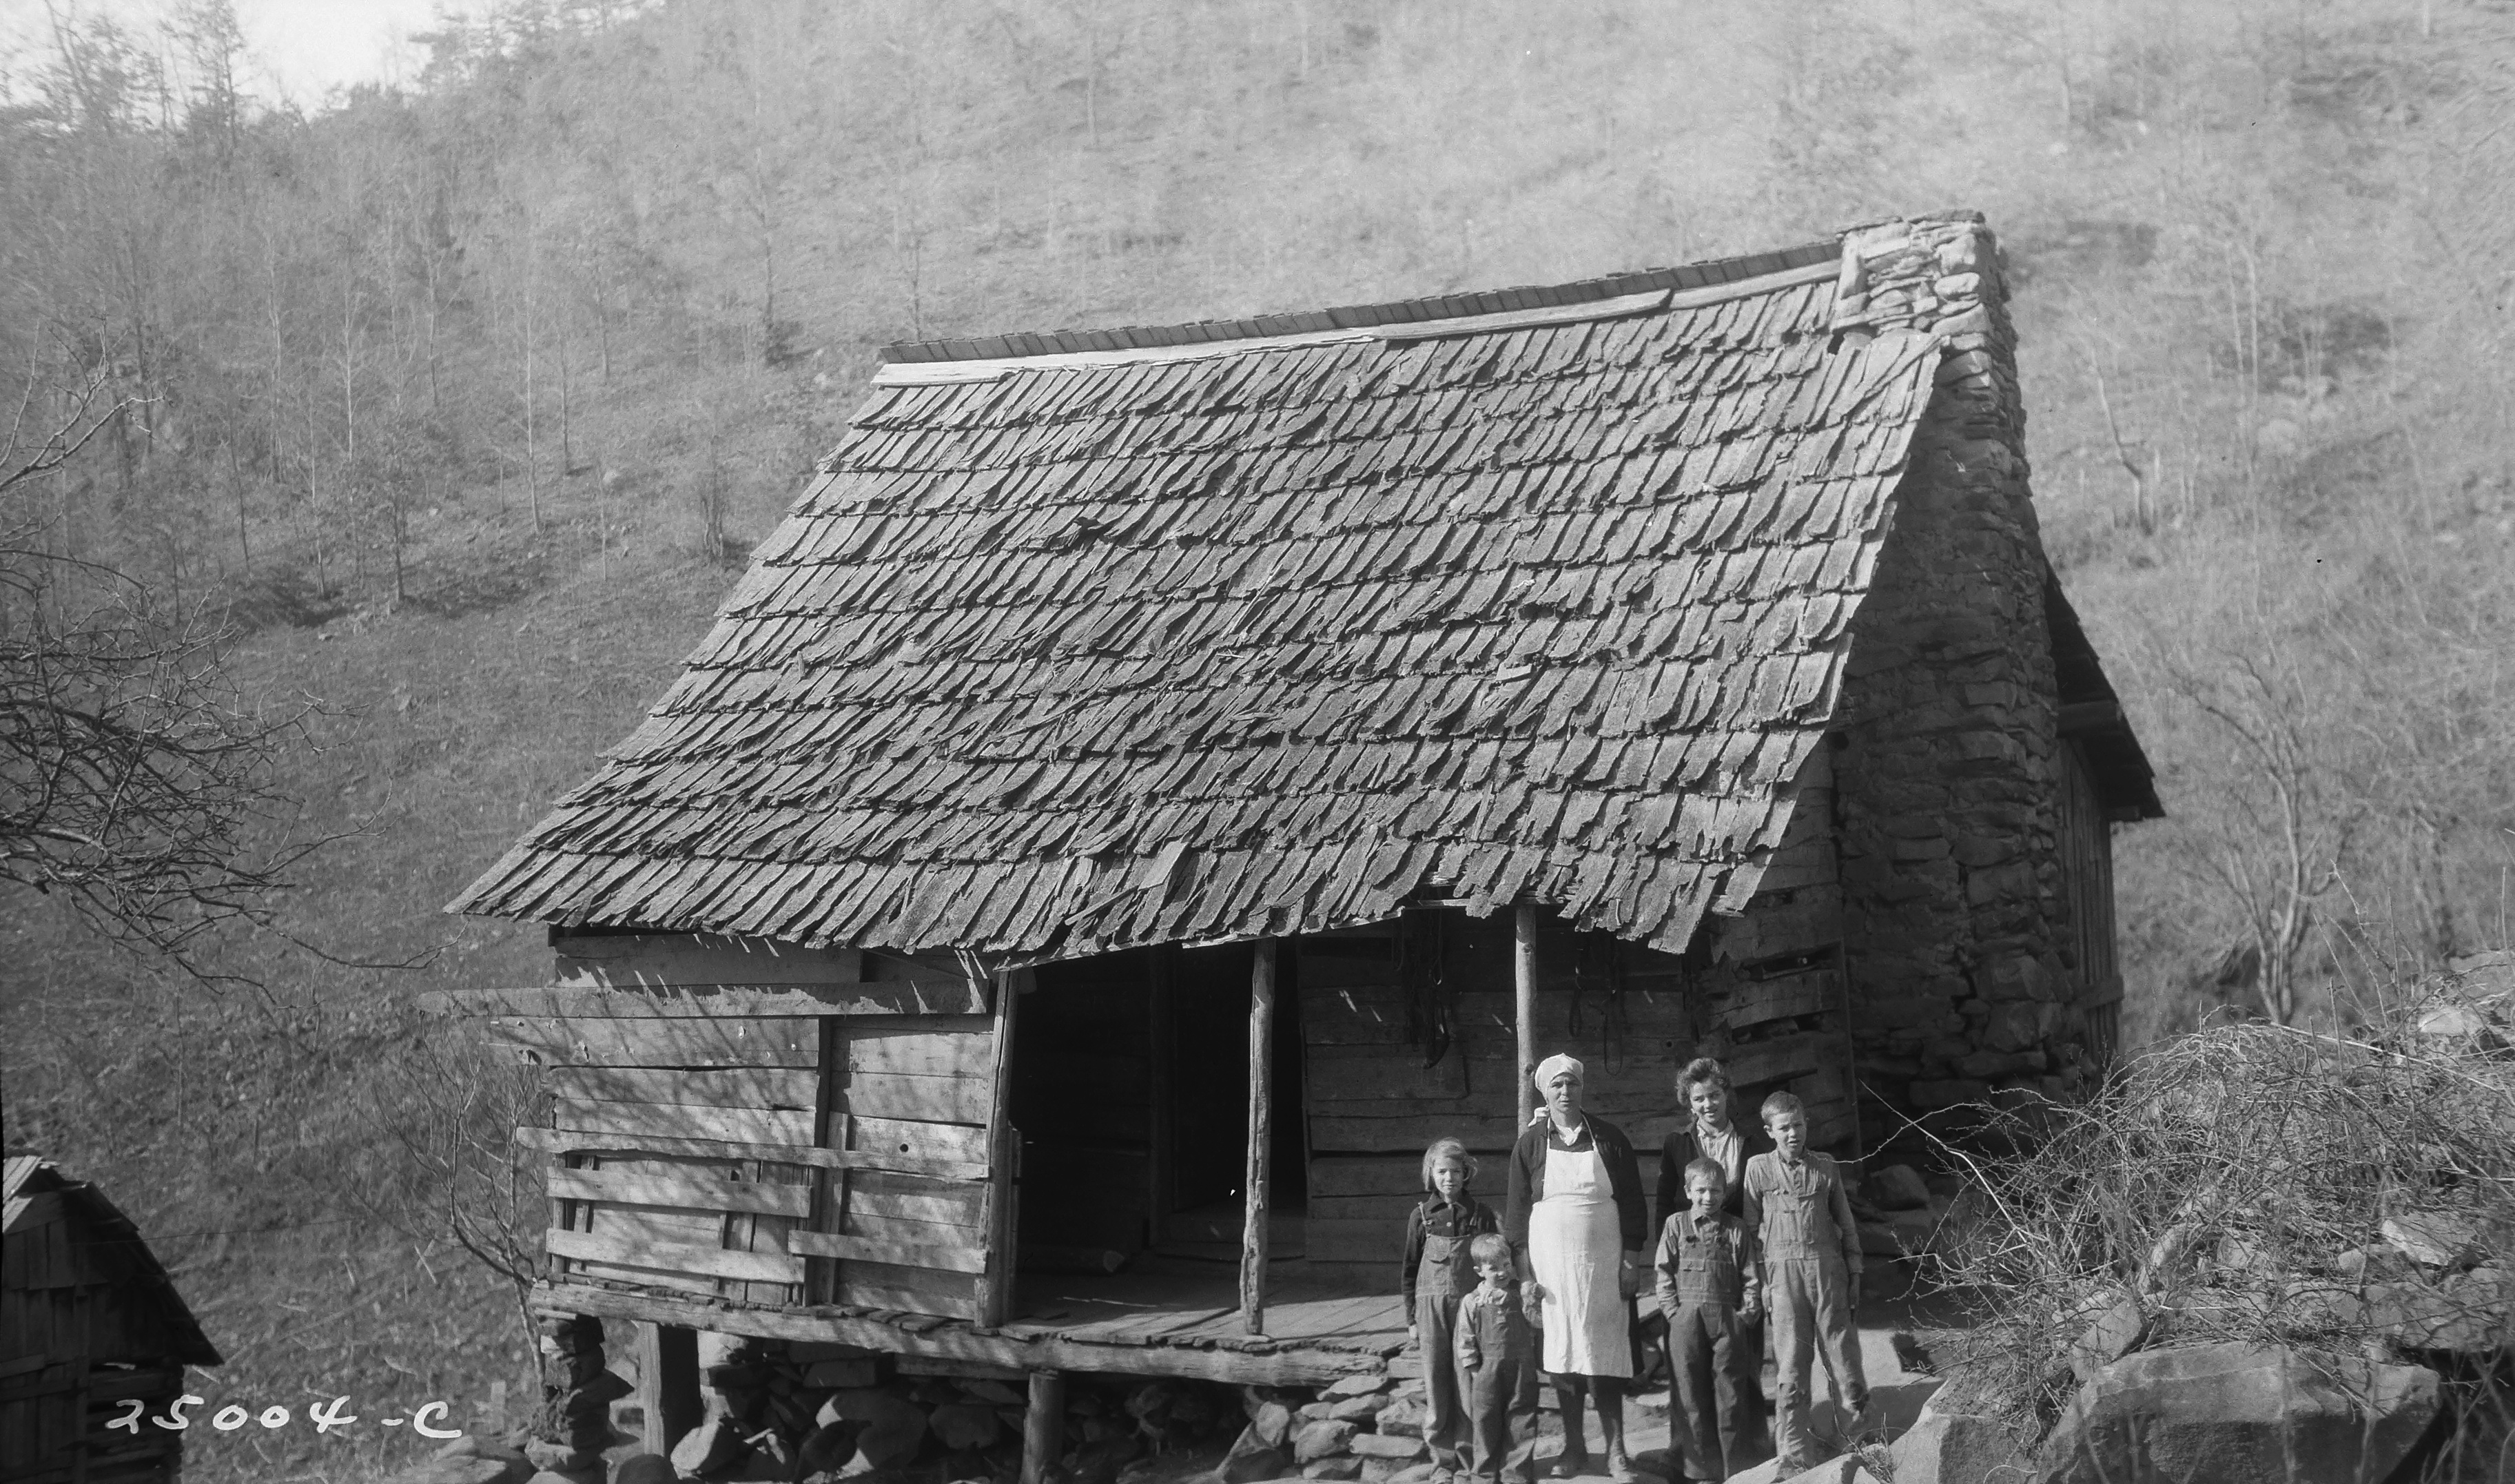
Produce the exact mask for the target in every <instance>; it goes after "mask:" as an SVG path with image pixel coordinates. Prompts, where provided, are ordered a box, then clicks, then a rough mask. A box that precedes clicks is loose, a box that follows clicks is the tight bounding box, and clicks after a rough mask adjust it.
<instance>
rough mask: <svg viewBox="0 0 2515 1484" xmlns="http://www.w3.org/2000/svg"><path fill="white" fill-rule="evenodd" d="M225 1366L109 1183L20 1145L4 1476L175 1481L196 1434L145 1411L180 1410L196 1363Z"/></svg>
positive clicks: (4, 1198) (8, 1199) (6, 1192)
mask: <svg viewBox="0 0 2515 1484" xmlns="http://www.w3.org/2000/svg"><path fill="white" fill-rule="evenodd" d="M219 1363H220V1357H219V1352H218V1347H217V1346H215V1345H213V1344H211V1343H210V1340H209V1337H208V1336H206V1335H204V1334H202V1333H201V1326H200V1323H199V1321H197V1320H195V1319H194V1318H193V1317H192V1311H191V1310H190V1309H188V1308H186V1306H185V1304H184V1299H183V1296H182V1295H180V1294H178V1293H176V1291H175V1285H174V1281H173V1280H172V1279H171V1278H169V1277H168V1276H167V1274H166V1269H165V1268H164V1267H163V1266H162V1265H160V1264H159V1262H158V1260H157V1258H156V1256H155V1255H154V1254H152V1253H151V1252H150V1251H149V1250H148V1244H147V1243H146V1242H144V1241H143V1240H141V1236H140V1230H139V1228H138V1227H137V1226H135V1225H133V1224H132V1221H131V1218H130V1217H129V1216H124V1215H123V1214H122V1212H121V1211H120V1210H119V1209H118V1208H116V1207H115V1206H114V1204H113V1202H111V1201H110V1200H107V1199H106V1198H105V1195H104V1192H103V1191H102V1190H99V1189H98V1188H97V1187H96V1186H95V1185H94V1184H92V1183H90V1182H89V1181H86V1180H75V1179H71V1178H69V1177H68V1176H67V1175H62V1172H61V1170H60V1168H59V1167H58V1166H56V1165H54V1164H53V1163H52V1162H51V1161H50V1160H46V1159H44V1158H42V1157H40V1156H37V1155H32V1154H13V1155H11V1156H9V1158H8V1161H7V1163H6V1165H5V1167H0V1479H9V1480H13V1481H16V1484H82V1481H84V1484H173V1481H174V1480H175V1479H176V1478H177V1477H179V1476H180V1475H181V1473H182V1471H183V1458H184V1453H183V1437H184V1434H183V1432H181V1431H178V1430H169V1429H167V1428H165V1427H161V1426H156V1425H153V1424H149V1423H144V1422H141V1421H140V1420H141V1419H142V1418H143V1417H144V1416H145V1417H147V1418H151V1419H153V1418H161V1417H165V1416H167V1415H168V1413H169V1409H170V1407H171V1406H172V1404H173V1403H174V1402H175V1401H176V1399H177V1398H179V1397H181V1396H183V1395H184V1390H185V1375H184V1372H185V1367H186V1366H215V1365H217V1364H219ZM194 1400H195V1401H197V1400H198V1398H194ZM175 1415H177V1416H181V1415H182V1414H181V1413H180V1412H178V1413H176V1414H175ZM117 1424H118V1425H117Z"/></svg>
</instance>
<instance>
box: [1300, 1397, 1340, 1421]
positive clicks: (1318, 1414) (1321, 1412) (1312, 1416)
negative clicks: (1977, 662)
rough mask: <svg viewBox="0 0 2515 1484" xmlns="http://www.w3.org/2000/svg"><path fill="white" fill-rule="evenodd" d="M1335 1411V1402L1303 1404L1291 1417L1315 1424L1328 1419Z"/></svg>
mask: <svg viewBox="0 0 2515 1484" xmlns="http://www.w3.org/2000/svg"><path fill="white" fill-rule="evenodd" d="M1347 1400H1350V1398H1347ZM1336 1409H1337V1404H1336V1403H1335V1402H1303V1403H1302V1404H1301V1406H1300V1409H1299V1411H1297V1412H1295V1413H1294V1414H1293V1415H1294V1416H1295V1417H1298V1418H1299V1419H1300V1420H1301V1421H1302V1422H1319V1421H1322V1420H1324V1419H1325V1418H1327V1417H1329V1416H1330V1415H1331V1414H1333V1413H1334V1412H1335V1411H1336Z"/></svg>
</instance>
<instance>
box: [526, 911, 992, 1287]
mask: <svg viewBox="0 0 2515 1484" xmlns="http://www.w3.org/2000/svg"><path fill="white" fill-rule="evenodd" d="M561 946H562V964H561V978H562V981H563V982H562V985H561V987H560V988H559V989H557V990H553V991H551V992H550V993H551V994H552V995H553V996H555V997H562V998H560V999H559V1000H558V1002H557V1003H562V1004H567V1005H571V1006H573V1005H580V1004H582V1005H586V1006H589V1007H590V1008H594V1009H598V1010H601V1011H602V1012H600V1013H586V1014H572V1015H561V1016H547V1015H545V1016H530V1015H497V1016H491V1017H489V1019H488V1021H487V1025H488V1029H489V1033H490V1034H491V1035H492V1036H493V1037H494V1038H496V1039H498V1040H501V1041H503V1042H506V1043H507V1044H510V1045H513V1046H515V1047H518V1048H521V1049H523V1050H525V1051H530V1052H532V1053H534V1054H535V1055H536V1056H538V1057H540V1058H541V1059H542V1060H543V1061H545V1062H546V1063H548V1064H549V1065H550V1067H551V1070H550V1073H549V1078H548V1083H547V1087H548V1091H549V1092H550V1093H551V1094H552V1095H551V1098H550V1102H549V1108H550V1125H549V1126H548V1127H545V1128H535V1129H525V1130H520V1131H518V1136H519V1138H521V1139H523V1140H524V1141H525V1142H527V1143H530V1144H533V1145H535V1146H537V1147H541V1148H545V1149H548V1150H550V1151H552V1152H553V1153H555V1154H557V1155H558V1156H559V1158H558V1168H557V1169H555V1170H554V1171H553V1172H552V1174H551V1176H550V1184H549V1194H550V1197H551V1202H552V1217H551V1230H550V1233H549V1238H548V1251H549V1254H550V1257H551V1260H552V1264H553V1267H554V1270H555V1274H556V1275H557V1276H559V1277H562V1278H564V1277H566V1276H569V1275H575V1276H580V1277H584V1278H592V1279H603V1280H609V1281H617V1282H627V1283H633V1284H637V1285H639V1286H641V1287H645V1288H651V1289H665V1290H672V1291H677V1292H683V1293H691V1294H703V1295H708V1296H711V1297H719V1298H736V1299H740V1300H743V1301H745V1302H750V1303H766V1304H776V1305H791V1304H801V1303H804V1302H806V1301H808V1300H807V1290H810V1291H811V1292H812V1293H813V1294H815V1295H816V1296H817V1297H819V1298H824V1299H826V1300H828V1301H835V1302H841V1303H857V1304H864V1305H867V1306H870V1307H882V1308H900V1309H911V1310H914V1311H917V1312H925V1313H935V1314H942V1315H947V1316H952V1317H961V1318H970V1317H975V1314H976V1310H975V1298H974V1289H973V1282H974V1280H973V1279H972V1277H971V1274H972V1273H974V1272H976V1271H978V1270H980V1269H982V1268H983V1267H984V1265H985V1261H986V1255H987V1251H988V1243H987V1239H986V1236H985V1223H984V1216H983V1213H984V1190H985V1185H984V1181H985V1179H986V1176H987V1172H988V1169H989V1159H990V1148H991V1143H990V1135H989V1131H988V1127H987V1125H988V1119H989V1113H990V1096H991V1093H990V1088H991V1081H990V1075H991V1069H992V1058H993V1054H994V1051H993V1048H994V1037H993V1033H992V1031H991V1029H990V1022H989V1020H988V1019H987V1018H986V1016H985V1015H984V1014H983V1013H980V1012H981V1011H983V1010H985V1009H986V1007H987V1005H988V1003H989V987H987V986H981V985H973V984H970V983H969V982H968V981H966V980H957V979H953V978H951V977H950V976H945V975H938V974H935V973H933V972H932V971H931V970H928V969H922V968H919V967H916V966H904V965H901V964H899V963H897V962H896V961H889V960H884V959H881V958H879V957H878V956H872V955H865V956H858V955H856V954H853V953H852V952H849V953H844V954H839V953H823V952H816V951H802V950H796V949H793V948H791V947H787V946H782V945H763V944H759V943H740V942H732V941H708V940H701V939H694V938H692V937H689V936H687V935H672V936H663V935H653V936H649V935H638V936H613V937H592V938H569V939H565V940H563V942H562V945H561ZM850 980H852V981H858V982H862V983H872V984H876V985H878V986H879V985H882V984H888V985H889V986H890V988H889V989H886V990H883V991H881V994H880V995H878V996H877V998H886V999H887V1003H886V1004H885V1005H884V1006H883V1007H882V1008H881V1009H880V1010H879V1011H878V1012H867V1013H862V1014H840V1015H820V1014H813V1015H725V1016H708V1015H704V1014H689V1013H678V1012H677V1013H669V1014H652V1015H640V1014H633V1013H612V1012H610V1011H611V1010H612V1008H613V1006H614V1005H627V1006H639V1005H645V1004H649V1003H651V1002H655V1001H659V1000H665V999H670V1000H671V1003H672V1004H674V1005H675V1006H676V1007H677V1008H680V1009H686V1008H687V1007H688V1006H690V1005H692V1004H694V1003H697V1002H698V997H699V996H702V995H705V994H710V993H718V992H719V991H717V990H714V989H711V988H710V986H722V985H726V984H732V983H736V982H740V983H744V984H749V985H755V986H758V985H767V986H785V987H789V988H791V987H793V986H796V985H812V984H818V983H824V982H842V981H850ZM901 985H907V986H908V987H910V988H913V989H914V990H915V994H914V995H913V996H910V997H907V998H902V997H901V995H900V994H898V993H897V992H896V991H897V990H898V988H899V986H901ZM597 991H600V992H602V993H603V998H602V999H600V1000H596V999H592V998H589V997H590V996H592V995H593V994H594V993H595V992H597ZM816 992H817V991H816ZM751 993H752V991H748V990H745V991H741V992H739V993H737V992H735V991H729V990H728V991H722V996H721V997H722V999H723V1000H724V1001H725V1002H726V1003H731V1002H733V1001H735V1000H737V999H739V998H741V996H743V995H749V994H751ZM759 993H761V994H766V993H769V991H765V990H763V991H760V992H759ZM565 996H576V997H577V998H576V999H573V1000H570V999H565V998H563V997H565ZM782 1003H793V1002H791V1001H790V1002H782ZM932 1005H951V1006H955V1007H957V1008H956V1009H955V1010H952V1011H951V1012H943V1013H904V1012H902V1011H903V1009H914V1008H917V1007H921V1006H932ZM825 1028H826V1033H825ZM825 1041H826V1046H825V1044H824V1043H825ZM921 1264H923V1265H921ZM815 1265H817V1266H818V1268H819V1269H820V1271H821V1274H822V1277H821V1279H820V1280H819V1284H818V1287H817V1288H815V1287H814V1278H813V1273H814V1269H815ZM910 1298H914V1299H915V1301H914V1302H911V1301H908V1300H909V1299H910Z"/></svg>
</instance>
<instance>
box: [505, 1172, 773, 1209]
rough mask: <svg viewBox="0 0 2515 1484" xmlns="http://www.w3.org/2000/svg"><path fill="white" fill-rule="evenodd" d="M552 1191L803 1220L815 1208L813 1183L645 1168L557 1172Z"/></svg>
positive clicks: (627, 1203) (620, 1201)
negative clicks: (781, 1183)
mask: <svg viewBox="0 0 2515 1484" xmlns="http://www.w3.org/2000/svg"><path fill="white" fill-rule="evenodd" d="M550 1193H551V1194H552V1195H554V1196H558V1197H561V1198H564V1199H567V1200H575V1201H611V1202H615V1203H618V1204H620V1205H624V1206H678V1207H685V1208H688V1209H690V1210H693V1211H749V1212H759V1213H761V1214H763V1215H765V1216H803V1215H804V1214H805V1213H806V1212H807V1211H808V1210H809V1209H810V1206H811V1187H810V1186H808V1185H771V1184H767V1183H765V1182H763V1181H760V1180H728V1179H722V1178H715V1179H711V1178H709V1177H708V1176H706V1175H678V1174H662V1173H657V1172H653V1171H645V1170H634V1171H627V1170H624V1171H613V1170H553V1171H552V1172H551V1173H550Z"/></svg>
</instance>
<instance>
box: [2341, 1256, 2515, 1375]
mask: <svg viewBox="0 0 2515 1484" xmlns="http://www.w3.org/2000/svg"><path fill="white" fill-rule="evenodd" d="M2366 1304H2367V1306H2366V1310H2365V1313H2366V1319H2367V1322H2368V1323H2369V1324H2370V1325H2371V1326H2372V1327H2374V1328H2376V1329H2378V1330H2380V1331H2382V1332H2383V1334H2384V1337H2385V1338H2386V1339H2388V1340H2392V1341H2393V1342H2394V1343H2395V1344H2397V1345H2400V1346H2402V1347H2403V1348H2404V1349H2410V1350H2453V1351H2458V1352H2461V1353H2464V1354H2470V1355H2481V1354H2486V1353H2488V1352H2490V1351H2493V1350H2495V1351H2503V1350H2508V1349H2515V1272H2509V1271H2508V1270H2507V1269H2505V1268H2501V1267H2475V1268H2473V1269H2472V1270H2471V1271H2469V1272H2467V1273H2455V1274H2453V1276H2452V1277H2449V1278H2447V1279H2445V1280H2444V1281H2443V1282H2441V1283H2371V1284H2369V1285H2367V1298H2366Z"/></svg>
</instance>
